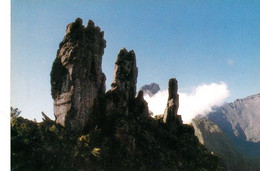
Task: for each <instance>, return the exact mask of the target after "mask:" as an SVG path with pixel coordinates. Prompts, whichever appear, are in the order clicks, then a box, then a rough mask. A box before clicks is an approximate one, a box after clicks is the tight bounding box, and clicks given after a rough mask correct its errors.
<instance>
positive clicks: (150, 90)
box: [141, 83, 161, 96]
mask: <svg viewBox="0 0 260 171" xmlns="http://www.w3.org/2000/svg"><path fill="white" fill-rule="evenodd" d="M141 90H142V91H143V92H144V93H145V94H148V95H149V96H153V95H155V94H156V93H157V92H158V91H160V90H161V89H160V86H159V85H158V84H156V83H151V84H148V85H147V84H146V85H144V86H143V87H141Z"/></svg>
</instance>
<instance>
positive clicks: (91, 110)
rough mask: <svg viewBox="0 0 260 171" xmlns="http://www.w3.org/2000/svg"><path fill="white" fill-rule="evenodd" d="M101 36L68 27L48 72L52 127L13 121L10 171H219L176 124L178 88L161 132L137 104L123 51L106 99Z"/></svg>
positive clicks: (132, 67)
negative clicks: (51, 101) (51, 99)
mask: <svg viewBox="0 0 260 171" xmlns="http://www.w3.org/2000/svg"><path fill="white" fill-rule="evenodd" d="M104 48H105V40H104V39H103V32H100V29H99V28H98V27H96V26H95V25H94V23H93V22H92V21H89V22H88V25H87V27H84V26H82V20H81V19H77V20H76V21H75V22H73V23H71V24H69V25H68V27H67V31H66V35H65V37H64V40H63V41H62V42H61V44H60V48H59V50H58V52H57V57H56V59H55V61H54V63H53V67H52V72H51V85H52V97H53V99H54V112H55V116H56V122H54V121H51V120H49V119H48V118H47V117H46V116H45V115H43V116H44V117H45V119H44V121H43V122H41V123H36V122H33V121H29V120H26V119H23V118H22V117H17V116H16V114H12V116H13V118H12V121H11V122H12V124H11V125H12V127H11V132H12V133H11V136H12V137H11V140H12V153H11V154H12V158H11V159H12V170H37V169H38V170H194V169H196V170H221V167H220V165H219V159H218V158H217V157H215V156H213V155H211V154H210V153H209V152H208V151H207V150H206V148H205V147H204V146H202V145H201V144H200V143H199V141H198V139H197V138H196V137H195V136H194V130H193V128H192V127H191V126H189V125H184V124H182V122H181V118H178V115H177V110H178V94H177V80H176V79H171V80H170V81H169V102H168V105H167V110H166V114H165V116H166V124H165V123H164V122H163V121H162V119H158V120H155V119H154V118H152V117H150V116H149V114H148V106H147V103H146V101H145V100H144V98H143V92H142V91H139V92H138V95H137V96H136V81H137V74H138V70H137V67H136V58H135V53H134V51H129V52H128V51H127V50H126V49H122V50H120V52H119V54H118V57H117V60H116V63H115V72H114V80H113V83H112V88H111V89H110V90H109V91H108V92H107V93H105V75H104V74H103V73H102V69H101V62H102V55H103V52H104Z"/></svg>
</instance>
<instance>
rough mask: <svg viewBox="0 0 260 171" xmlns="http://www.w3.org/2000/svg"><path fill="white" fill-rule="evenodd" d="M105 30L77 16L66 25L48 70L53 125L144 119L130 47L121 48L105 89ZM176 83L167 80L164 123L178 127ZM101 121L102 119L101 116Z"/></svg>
mask: <svg viewBox="0 0 260 171" xmlns="http://www.w3.org/2000/svg"><path fill="white" fill-rule="evenodd" d="M103 37H104V33H103V32H101V31H100V28H99V27H97V26H95V24H94V23H93V21H89V22H88V24H87V26H86V27H84V26H83V25H82V20H81V19H79V18H78V19H76V20H75V22H73V23H71V24H69V25H68V26H67V29H66V35H65V37H64V39H63V41H62V42H61V43H60V46H59V49H58V51H57V56H56V59H55V61H54V62H53V66H52V71H51V86H52V97H53V99H54V114H55V117H56V123H59V124H61V125H62V126H64V127H67V128H69V129H71V130H73V131H75V132H80V131H82V130H84V129H87V128H89V126H91V125H94V124H93V123H94V122H99V121H96V120H97V118H102V119H103V120H104V118H105V117H108V118H109V117H111V116H112V117H113V116H116V115H125V116H130V117H132V116H134V117H138V118H145V117H148V116H149V110H148V105H147V102H146V101H145V100H144V98H143V91H140V92H139V93H138V95H137V97H136V83H137V76H138V68H137V67H136V56H135V53H134V51H133V50H131V51H129V52H128V51H127V50H126V49H125V48H123V49H121V50H120V51H119V54H118V56H117V60H116V62H115V68H114V78H113V82H112V84H111V89H110V90H109V91H108V92H107V93H105V80H106V77H105V75H104V74H103V72H102V68H101V64H102V55H103V53H104V48H105V47H106V41H105V40H104V38H103ZM143 89H144V91H146V90H147V89H149V91H150V92H151V94H155V93H156V92H158V91H159V90H160V87H159V85H158V84H155V83H153V84H151V85H146V86H145V87H143ZM177 90H178V85H177V80H176V79H170V81H169V99H168V104H167V108H166V110H165V114H164V122H165V123H167V125H169V126H170V125H171V126H172V125H179V124H181V123H182V121H181V118H180V116H179V115H177V111H178V107H179V95H178V94H177ZM102 119H101V120H102Z"/></svg>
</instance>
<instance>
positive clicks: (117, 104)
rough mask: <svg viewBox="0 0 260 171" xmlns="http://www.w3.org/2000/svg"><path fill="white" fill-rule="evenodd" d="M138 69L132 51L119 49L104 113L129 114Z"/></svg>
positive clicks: (132, 103)
mask: <svg viewBox="0 0 260 171" xmlns="http://www.w3.org/2000/svg"><path fill="white" fill-rule="evenodd" d="M137 75H138V69H137V67H136V58H135V53H134V51H129V52H128V51H127V50H126V49H125V48H124V49H122V50H120V52H119V54H118V57H117V60H116V63H115V68H114V80H113V83H112V84H111V87H112V88H111V90H109V91H108V92H107V93H106V113H107V114H108V115H109V114H111V113H124V114H126V115H129V113H131V109H133V105H134V99H135V95H136V81H137Z"/></svg>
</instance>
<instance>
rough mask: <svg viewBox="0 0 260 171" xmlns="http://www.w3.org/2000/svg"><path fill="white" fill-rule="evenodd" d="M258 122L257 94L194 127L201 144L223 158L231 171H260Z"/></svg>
mask: <svg viewBox="0 0 260 171" xmlns="http://www.w3.org/2000/svg"><path fill="white" fill-rule="evenodd" d="M259 121H260V94H256V95H252V96H249V97H246V98H244V99H238V100H235V101H234V102H233V103H227V104H224V105H223V106H221V107H218V108H215V110H214V112H211V113H210V114H209V115H208V116H207V117H197V118H195V119H194V120H193V126H194V128H195V134H196V136H197V137H198V138H199V140H200V142H201V143H203V144H204V145H205V146H206V147H207V148H208V149H209V150H211V151H213V152H214V153H215V154H216V155H218V156H219V157H221V158H222V159H223V160H224V161H223V162H224V163H225V165H226V167H227V168H228V169H229V170H234V169H235V170H248V169H249V170H258V169H259V170H260V124H259ZM239 163H243V167H242V165H241V164H239Z"/></svg>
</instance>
